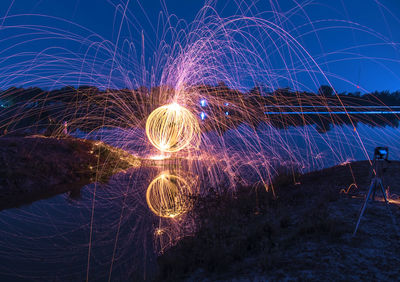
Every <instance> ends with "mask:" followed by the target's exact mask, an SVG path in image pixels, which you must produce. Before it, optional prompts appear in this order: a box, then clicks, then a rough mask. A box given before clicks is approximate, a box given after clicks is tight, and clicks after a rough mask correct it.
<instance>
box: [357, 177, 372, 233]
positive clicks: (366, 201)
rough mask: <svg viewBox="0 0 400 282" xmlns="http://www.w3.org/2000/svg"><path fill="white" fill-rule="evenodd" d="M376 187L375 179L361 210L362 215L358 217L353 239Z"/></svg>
mask: <svg viewBox="0 0 400 282" xmlns="http://www.w3.org/2000/svg"><path fill="white" fill-rule="evenodd" d="M375 187H376V185H375V178H374V179H373V180H372V182H371V186H370V187H369V191H368V194H367V197H366V198H365V201H364V204H363V206H362V208H361V211H360V215H359V216H358V219H357V224H356V228H355V229H354V232H353V237H354V236H356V233H357V229H358V226H359V225H360V221H361V217H362V216H363V214H364V211H365V208H366V207H367V203H368V201H369V197H370V196H371V193H372V190H373V189H375Z"/></svg>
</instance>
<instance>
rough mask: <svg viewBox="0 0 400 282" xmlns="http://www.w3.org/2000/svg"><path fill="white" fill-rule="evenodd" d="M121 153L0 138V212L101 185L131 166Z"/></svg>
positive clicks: (63, 141)
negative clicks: (93, 185) (94, 184)
mask: <svg viewBox="0 0 400 282" xmlns="http://www.w3.org/2000/svg"><path fill="white" fill-rule="evenodd" d="M138 161H139V160H135V159H134V158H133V157H132V156H130V155H129V154H128V153H126V152H124V151H123V150H120V149H116V148H114V147H111V146H109V145H106V144H104V143H102V142H99V141H90V140H83V139H77V138H70V137H68V138H47V137H44V136H26V137H22V136H18V137H2V138H0V164H1V165H0V210H3V209H7V208H13V207H18V206H20V205H24V204H29V203H32V202H34V201H37V200H40V199H45V198H49V197H52V196H54V195H57V194H61V193H65V192H69V193H70V196H71V197H75V196H76V197H79V191H80V189H81V188H82V187H83V186H85V185H87V184H89V183H92V182H105V181H107V180H108V179H109V178H110V176H111V175H113V174H115V173H117V172H120V171H122V170H124V169H127V168H129V167H131V166H132V165H135V163H136V162H138Z"/></svg>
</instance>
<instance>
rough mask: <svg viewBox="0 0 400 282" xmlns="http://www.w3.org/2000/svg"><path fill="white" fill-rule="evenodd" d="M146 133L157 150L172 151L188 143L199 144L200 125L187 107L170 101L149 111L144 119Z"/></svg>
mask: <svg viewBox="0 0 400 282" xmlns="http://www.w3.org/2000/svg"><path fill="white" fill-rule="evenodd" d="M146 134H147V138H149V140H150V142H151V144H153V146H154V147H156V148H157V149H158V150H160V151H162V152H168V153H174V152H178V151H180V150H182V149H183V148H185V147H186V146H188V145H189V144H191V145H195V146H196V145H198V144H199V141H200V126H199V123H198V121H197V119H196V117H195V116H194V115H193V114H192V113H191V112H190V111H189V110H188V109H186V108H184V107H182V106H180V105H178V104H177V103H172V104H169V105H165V106H161V107H159V108H157V109H155V110H154V111H153V112H151V114H150V115H149V117H148V118H147V121H146Z"/></svg>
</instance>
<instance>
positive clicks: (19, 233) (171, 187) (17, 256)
mask: <svg viewBox="0 0 400 282" xmlns="http://www.w3.org/2000/svg"><path fill="white" fill-rule="evenodd" d="M238 130H239V131H240V130H242V131H246V127H243V128H239V129H238ZM270 134H274V132H272V131H271V129H270V128H266V129H265V130H264V129H263V128H262V127H260V128H259V129H258V135H259V138H260V139H262V140H264V139H268V136H269V135H270ZM280 134H281V136H282V137H281V138H282V139H283V140H285V142H286V144H287V145H288V146H291V147H292V148H294V149H293V150H297V151H298V155H301V156H302V158H301V162H303V164H304V167H305V170H310V169H315V168H321V167H324V166H330V165H334V164H338V163H340V162H343V161H346V160H360V159H366V152H367V153H372V151H373V148H374V147H376V146H382V145H386V146H389V148H390V158H391V159H400V146H398V145H399V140H400V132H399V129H397V128H392V127H380V128H372V127H369V126H367V125H362V124H361V125H359V126H358V127H357V132H355V131H354V129H353V128H352V127H350V126H345V125H344V126H337V127H333V128H332V129H331V130H330V131H328V132H326V133H324V134H321V133H320V132H318V131H317V130H316V129H315V127H313V126H306V127H292V128H288V129H280ZM112 136H115V135H109V136H108V137H107V135H106V134H104V136H103V139H106V140H107V138H108V140H107V141H108V142H109V143H112V142H113V140H112V138H113V137H112ZM210 138H212V137H210ZM224 138H225V141H224V142H225V145H226V144H229V147H230V148H232V150H235V147H237V148H240V146H241V142H240V140H235V138H239V136H237V137H235V135H233V134H229V132H227V133H226V136H225V137H224ZM359 139H361V140H362V146H360V143H359V142H358V140H359ZM310 142H311V143H312V144H311V146H310ZM241 152H243V151H242V150H241ZM290 157H291V156H288V158H290ZM199 180H203V181H199ZM204 180H205V179H200V178H199V175H197V176H193V175H189V174H188V173H187V171H185V170H182V169H176V168H175V167H172V168H171V167H170V168H167V169H166V168H165V167H157V166H154V167H145V168H143V167H142V168H132V169H130V170H129V171H127V172H125V173H120V174H117V175H114V176H113V177H112V178H111V180H110V181H109V183H107V184H91V185H87V186H85V187H83V188H82V189H81V190H80V192H79V193H78V192H77V191H74V192H72V193H71V192H70V193H66V194H61V195H58V196H55V197H52V198H50V199H44V200H40V201H37V202H35V203H33V204H31V205H28V206H22V207H20V208H13V209H6V210H3V211H1V213H0V225H1V229H0V257H1V261H2V264H0V276H1V277H4V278H5V279H4V280H6V279H8V280H14V281H18V279H19V280H21V281H26V280H40V281H43V280H56V281H57V280H62V281H66V280H67V281H69V280H70V281H82V280H85V279H86V278H87V277H89V280H101V281H104V280H108V279H111V280H114V279H116V280H127V279H136V280H143V279H145V278H151V276H152V275H153V273H154V272H155V270H156V256H157V254H158V253H159V252H162V251H163V250H165V248H167V247H168V246H170V245H172V244H174V243H175V242H176V240H179V238H182V237H183V236H186V235H188V234H190V233H191V232H193V230H194V229H195V226H194V223H193V219H192V218H190V216H188V214H189V213H188V211H190V209H191V207H192V202H191V196H192V195H194V194H195V193H197V192H198V191H199V190H200V189H201V188H200V187H201V186H202V185H204V183H203V184H202V183H200V182H204ZM89 252H90V253H89ZM88 257H90V260H88ZM88 262H89V263H88ZM17 275H18V276H17ZM16 276H17V277H16Z"/></svg>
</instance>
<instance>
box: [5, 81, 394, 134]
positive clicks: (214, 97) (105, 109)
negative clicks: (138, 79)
mask: <svg viewBox="0 0 400 282" xmlns="http://www.w3.org/2000/svg"><path fill="white" fill-rule="evenodd" d="M184 91H185V93H184V95H176V90H175V89H172V88H170V87H167V86H158V87H152V88H151V89H149V88H147V87H143V86H142V87H139V88H137V89H105V90H100V89H98V88H96V87H93V86H80V87H77V88H75V87H73V86H65V87H63V88H60V89H55V90H43V89H41V88H38V87H32V88H16V87H11V88H9V89H7V90H3V91H0V134H4V133H10V132H15V131H27V132H45V131H46V129H48V128H49V127H50V126H51V127H53V128H56V127H57V125H59V126H60V128H61V125H62V124H63V123H64V122H68V126H69V127H70V130H75V129H80V130H83V131H90V130H96V129H98V128H101V127H124V128H127V127H135V126H143V124H144V123H143V121H144V120H145V119H146V117H147V116H148V114H149V113H150V112H151V111H152V110H153V109H155V108H156V107H158V106H160V105H163V104H165V103H168V102H170V101H171V100H172V99H173V97H174V96H178V97H184V100H183V103H184V104H185V105H186V106H188V107H189V108H190V109H191V110H192V111H193V112H194V113H195V114H200V113H201V112H205V113H206V115H207V118H206V119H205V120H204V121H203V128H204V130H217V131H221V132H225V131H226V130H227V129H229V128H234V127H236V126H238V125H239V124H241V123H247V124H249V125H251V126H253V127H257V126H258V125H259V124H261V123H268V124H270V125H272V126H275V127H278V128H285V127H288V126H305V125H310V124H314V125H316V126H317V129H318V130H319V131H321V132H325V131H327V130H329V129H330V128H331V127H332V126H333V125H337V124H350V125H354V126H355V125H356V124H357V123H358V122H362V123H367V124H369V125H372V126H385V125H390V126H395V127H397V126H398V120H399V119H398V116H397V115H396V114H393V115H391V114H389V115H388V114H386V115H376V116H366V115H363V114H361V113H360V114H353V115H352V116H351V118H349V116H348V115H346V114H344V115H337V114H328V115H318V114H312V113H310V112H318V111H321V109H322V110H323V111H332V112H334V111H338V110H339V111H340V110H344V109H345V108H346V110H348V109H352V107H360V106H361V107H380V108H381V109H383V110H385V111H390V107H393V106H400V91H395V92H389V91H375V92H372V93H367V94H361V93H360V92H354V93H352V92H349V93H347V92H343V93H337V92H336V91H335V90H334V89H333V88H332V87H331V86H329V85H321V86H320V87H319V89H318V91H317V93H312V92H307V91H294V90H291V89H290V88H279V89H275V90H270V89H269V88H268V87H265V86H262V85H257V86H254V87H253V88H252V89H250V90H248V91H246V92H243V91H239V90H235V89H231V88H230V87H228V86H227V85H226V84H225V83H223V82H221V83H218V84H217V85H193V86H187V87H186V89H185V90H184ZM178 94H179V93H178ZM202 98H205V99H207V100H208V103H207V106H206V107H202V106H201V105H200V104H199V101H200V99H202ZM281 106H284V108H283V107H281ZM266 108H267V109H268V110H266ZM333 108H334V109H335V110H332V109H333ZM304 109H306V110H304ZM301 111H304V112H307V113H305V114H301ZM268 112H274V113H275V112H276V113H277V114H274V115H268V114H266V113H268ZM281 112H285V113H286V114H285V115H283V114H279V113H281ZM287 112H293V114H289V115H288V114H287Z"/></svg>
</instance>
